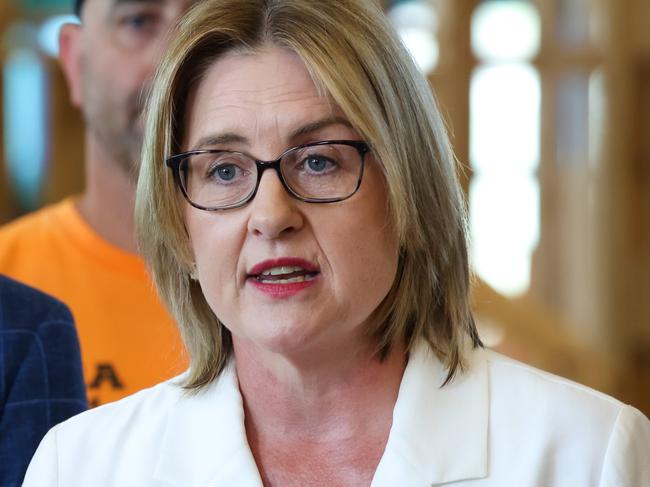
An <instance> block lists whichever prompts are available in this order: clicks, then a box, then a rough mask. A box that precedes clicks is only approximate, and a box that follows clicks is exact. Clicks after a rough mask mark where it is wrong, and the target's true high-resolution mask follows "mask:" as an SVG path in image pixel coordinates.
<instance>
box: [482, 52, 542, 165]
mask: <svg viewBox="0 0 650 487" xmlns="http://www.w3.org/2000/svg"><path fill="white" fill-rule="evenodd" d="M540 89H541V87H540V79H539V75H538V74H537V71H536V70H535V69H534V68H533V67H532V66H530V65H529V64H506V65H487V66H486V67H480V68H477V69H476V71H475V72H474V76H473V78H472V84H471V91H470V106H471V107H472V112H471V117H470V158H471V160H472V166H473V167H474V169H475V171H478V172H490V173H503V174H506V175H507V174H510V173H513V172H514V173H520V174H521V173H527V172H531V171H534V170H535V168H536V167H537V164H538V162H539V152H540V140H539V133H540V109H541V108H540V102H541V93H540Z"/></svg>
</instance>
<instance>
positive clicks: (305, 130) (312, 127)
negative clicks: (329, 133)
mask: <svg viewBox="0 0 650 487" xmlns="http://www.w3.org/2000/svg"><path fill="white" fill-rule="evenodd" d="M330 125H345V126H346V127H348V128H351V129H353V128H354V127H352V124H351V123H350V122H349V121H348V120H347V119H346V118H344V117H338V116H334V117H327V118H323V119H321V120H317V121H315V122H310V123H308V124H307V125H303V126H302V127H299V128H297V129H296V130H294V131H293V132H291V135H290V136H289V138H290V139H291V140H293V139H297V138H298V137H301V136H304V135H308V134H310V133H312V132H316V131H318V130H320V129H323V128H325V127H329V126H330Z"/></svg>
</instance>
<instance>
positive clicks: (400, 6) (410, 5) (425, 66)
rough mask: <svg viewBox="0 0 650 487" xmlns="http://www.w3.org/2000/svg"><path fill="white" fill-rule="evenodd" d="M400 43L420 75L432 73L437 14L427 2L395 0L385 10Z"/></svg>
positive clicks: (434, 57) (424, 0)
mask: <svg viewBox="0 0 650 487" xmlns="http://www.w3.org/2000/svg"><path fill="white" fill-rule="evenodd" d="M388 18H389V19H390V20H391V22H392V23H393V25H394V26H395V29H396V30H397V33H398V34H399V36H400V37H401V39H402V42H403V43H404V45H405V46H406V48H407V49H408V50H409V52H410V53H411V55H412V56H413V59H414V60H415V62H416V64H417V65H418V67H419V68H420V69H421V70H422V72H424V73H426V74H428V73H431V72H433V71H434V70H435V69H436V66H437V65H438V56H439V46H438V38H437V31H438V15H437V12H436V9H435V7H434V6H433V4H431V3H430V2H429V1H426V0H398V1H394V2H392V5H391V6H390V8H389V9H388Z"/></svg>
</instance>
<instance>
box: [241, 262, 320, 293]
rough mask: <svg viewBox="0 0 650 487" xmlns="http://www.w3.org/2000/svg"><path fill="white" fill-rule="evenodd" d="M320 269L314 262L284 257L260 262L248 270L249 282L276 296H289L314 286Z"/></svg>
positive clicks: (260, 289)
mask: <svg viewBox="0 0 650 487" xmlns="http://www.w3.org/2000/svg"><path fill="white" fill-rule="evenodd" d="M319 275H320V269H319V268H318V266H317V265H316V264H314V263H313V262H309V261H307V260H305V259H299V258H296V257H282V258H279V259H270V260H265V261H263V262H260V263H258V264H256V265H255V266H253V267H252V268H251V269H250V271H249V272H248V276H247V282H249V283H250V284H252V285H253V286H255V288H256V289H258V290H259V291H262V292H263V293H264V294H267V295H269V296H272V297H274V298H287V297H290V296H294V295H295V294H298V293H299V292H300V291H302V290H304V289H307V288H309V287H311V286H313V285H314V284H315V282H316V280H317V279H318V276H319Z"/></svg>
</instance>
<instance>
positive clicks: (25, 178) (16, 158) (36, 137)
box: [3, 48, 47, 209]
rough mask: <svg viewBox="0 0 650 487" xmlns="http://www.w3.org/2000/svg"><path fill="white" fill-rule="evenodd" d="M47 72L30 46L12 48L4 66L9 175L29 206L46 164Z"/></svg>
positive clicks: (34, 203)
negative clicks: (28, 47)
mask: <svg viewBox="0 0 650 487" xmlns="http://www.w3.org/2000/svg"><path fill="white" fill-rule="evenodd" d="M46 87H47V74H46V71H45V68H44V66H43V63H42V62H41V59H40V57H39V56H38V54H37V53H36V52H34V51H33V50H31V49H20V48H19V49H15V50H13V51H11V52H10V53H9V55H8V57H7V59H6V61H5V64H4V66H3V98H4V131H5V133H4V140H5V152H6V160H7V171H8V177H9V180H10V182H11V183H12V186H13V187H14V188H16V190H17V195H18V198H19V201H20V202H21V204H22V205H23V207H24V208H26V209H32V208H35V207H36V206H37V205H38V202H39V199H40V190H41V182H42V179H43V172H44V168H45V164H46V145H47V135H46V134H47V117H46V114H47V100H46V92H47V90H46Z"/></svg>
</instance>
